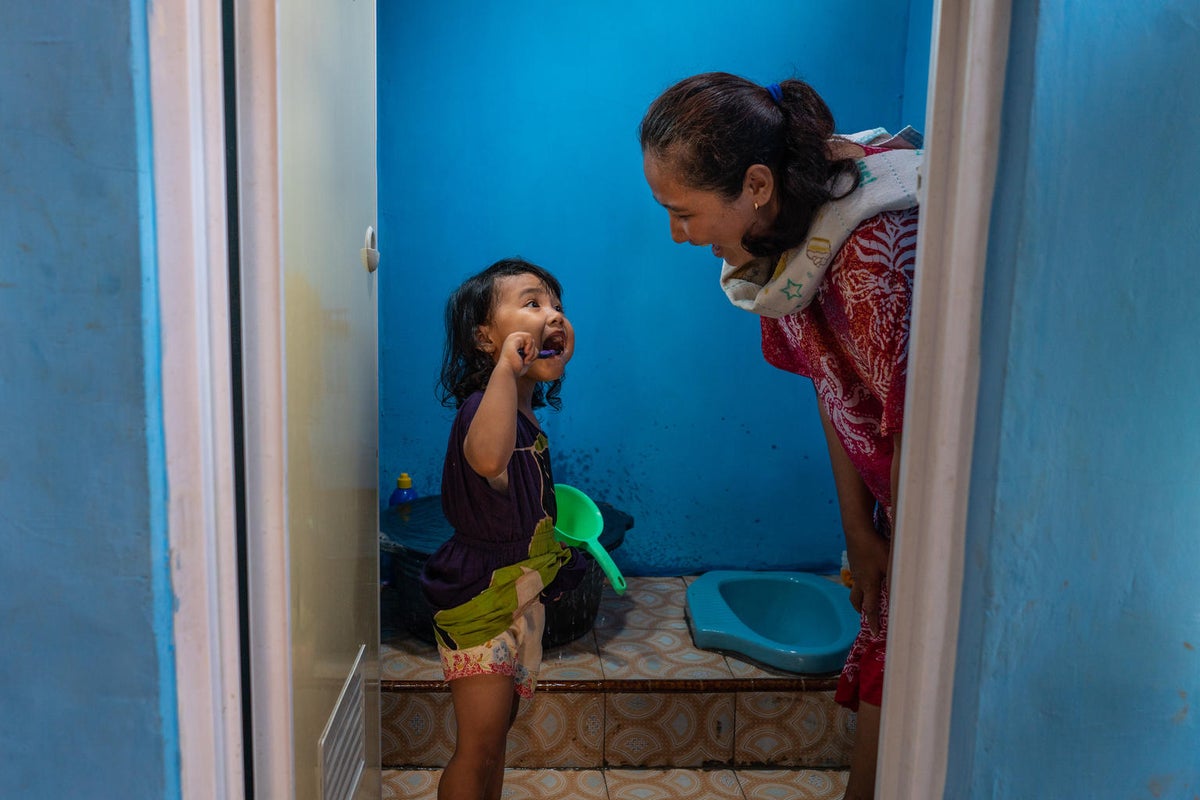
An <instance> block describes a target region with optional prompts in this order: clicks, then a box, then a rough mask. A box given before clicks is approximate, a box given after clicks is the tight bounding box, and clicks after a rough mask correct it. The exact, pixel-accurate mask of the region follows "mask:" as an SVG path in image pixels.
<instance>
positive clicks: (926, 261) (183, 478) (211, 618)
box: [148, 0, 1010, 800]
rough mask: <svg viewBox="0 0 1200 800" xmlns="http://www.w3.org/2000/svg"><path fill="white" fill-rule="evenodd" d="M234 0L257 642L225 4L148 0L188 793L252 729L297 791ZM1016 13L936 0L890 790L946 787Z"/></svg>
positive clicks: (252, 165) (243, 57)
mask: <svg viewBox="0 0 1200 800" xmlns="http://www.w3.org/2000/svg"><path fill="white" fill-rule="evenodd" d="M234 6H235V10H236V14H235V27H236V29H237V31H236V35H237V40H236V41H237V59H238V70H237V76H236V80H237V91H238V98H239V101H238V106H239V109H255V113H252V114H251V113H247V114H246V115H244V116H242V115H239V152H238V158H239V174H240V182H241V186H242V191H243V197H244V198H245V200H244V202H243V207H242V220H243V223H244V224H243V225H242V227H241V232H242V236H241V258H242V264H243V266H244V267H245V269H244V270H243V280H244V281H246V282H248V283H250V284H251V285H249V286H247V288H248V291H247V296H249V297H251V298H254V304H253V305H251V306H248V307H247V308H246V314H245V315H244V320H245V322H246V325H248V326H249V325H253V326H254V328H255V330H254V335H253V336H251V337H247V340H248V341H253V342H254V343H255V346H256V348H257V349H253V350H248V351H247V352H246V353H245V355H244V358H245V365H246V373H247V376H248V380H247V386H246V409H245V411H246V414H247V440H248V441H249V440H250V439H251V437H253V441H254V447H248V448H247V452H248V454H250V455H249V457H248V459H247V464H246V479H247V497H248V498H251V500H250V502H248V504H247V506H248V507H247V517H248V528H249V532H250V536H249V539H250V542H251V548H252V549H251V552H250V554H249V557H250V560H251V562H252V564H251V568H252V569H253V570H255V575H256V580H257V586H258V587H259V588H258V591H257V592H256V596H255V598H253V599H252V601H251V606H252V608H251V625H252V628H253V631H254V641H255V642H256V644H255V645H254V652H252V653H247V654H242V653H241V652H240V648H239V642H238V637H239V626H238V616H237V604H238V587H237V582H236V566H237V565H236V553H235V552H234V548H233V542H234V541H235V533H236V532H235V527H236V522H235V520H234V504H235V498H234V493H233V487H232V479H233V474H234V473H233V452H232V425H233V409H232V407H231V406H230V404H229V403H228V398H229V397H230V396H231V393H230V386H229V380H230V363H229V360H230V359H229V354H230V346H231V343H230V342H229V293H228V292H229V287H228V285H227V284H228V275H227V256H228V253H227V249H226V248H227V242H228V233H229V232H228V230H227V226H226V224H225V219H226V217H225V213H226V208H225V192H224V186H225V154H224V140H223V136H224V133H223V130H224V112H223V101H222V92H223V91H224V75H223V74H222V66H221V64H222V58H221V28H222V21H221V3H220V1H219V0H184V2H182V3H177V4H161V3H156V4H151V5H150V6H149V7H148V8H149V14H148V39H149V51H150V79H151V81H150V83H151V104H152V130H153V137H152V138H153V157H154V158H153V167H152V170H153V179H154V187H155V221H154V222H155V230H156V235H157V241H156V248H157V254H158V265H159V270H160V276H161V280H160V286H161V287H164V290H163V291H162V292H161V294H160V297H159V303H160V309H161V312H162V346H163V365H164V368H163V377H164V380H163V404H164V437H165V442H166V450H167V467H168V475H169V483H170V488H169V499H168V502H169V525H170V548H171V577H172V584H173V587H172V588H173V590H174V593H175V596H176V599H177V603H178V608H177V610H176V613H175V632H174V636H175V648H176V651H177V652H184V653H187V654H188V657H187V658H178V659H176V665H175V667H176V674H175V679H176V682H177V686H179V687H187V691H186V692H183V691H181V692H178V713H179V728H180V761H181V796H182V797H183V798H185V800H189V799H190V798H241V797H243V796H244V789H243V780H244V777H243V773H242V764H243V752H244V748H245V747H252V748H253V763H254V771H255V780H256V786H257V787H258V788H259V789H260V790H262V791H265V792H267V794H268V795H269V796H272V797H289V796H291V795H292V794H293V792H294V785H293V779H292V773H293V769H294V764H293V755H292V753H293V748H292V742H291V730H292V725H291V678H290V675H291V669H290V643H289V642H288V635H289V634H288V630H289V626H288V624H287V620H288V616H289V613H290V611H289V608H288V602H287V596H288V595H287V583H288V564H287V548H286V546H285V544H286V543H285V538H284V535H285V531H286V522H287V520H286V514H287V512H286V502H285V501H286V498H285V496H284V487H285V486H286V437H285V435H284V434H285V423H286V420H285V419H284V411H283V409H284V404H283V397H284V381H283V371H282V363H283V359H282V355H283V335H282V333H283V313H282V303H281V297H282V285H281V276H280V269H279V268H280V265H281V260H280V259H281V254H280V249H279V237H280V218H279V213H278V209H279V207H280V200H281V197H280V193H279V173H278V164H277V161H276V159H275V157H274V154H275V153H277V148H278V120H277V76H276V66H275V47H276V38H275V37H276V19H275V13H274V8H273V5H272V4H270V3H249V2H244V0H235V3H234ZM1009 15H1010V0H970V1H969V2H966V3H961V4H959V3H953V2H951V3H944V2H941V0H939V1H938V2H937V3H936V6H935V9H934V15H933V39H932V41H933V47H932V49H931V64H930V77H929V103H928V108H929V112H928V116H927V120H926V130H927V131H928V134H929V135H928V137H927V142H928V153H929V155H928V158H927V160H926V166H925V169H924V174H923V180H922V187H921V193H922V198H921V205H922V207H923V208H922V224H921V226H920V230H919V234H918V275H919V276H920V277H919V279H918V281H917V285H916V288H915V296H914V310H913V326H912V340H911V347H912V349H911V352H910V362H909V389H908V397H909V401H910V402H909V404H908V408H907V409H906V418H905V430H906V435H905V437H904V442H903V450H902V453H901V458H902V470H901V476H900V497H901V498H902V499H901V502H900V504H899V508H898V530H899V531H900V532H901V534H903V532H904V531H906V530H914V531H920V532H921V535H920V536H903V535H901V536H898V538H897V546H896V553H895V564H894V573H893V574H894V579H895V580H894V583H895V588H894V591H893V594H892V598H891V602H892V612H893V616H892V620H893V621H892V625H891V631H890V637H891V640H892V641H891V643H890V646H889V650H890V655H889V665H888V672H887V678H886V683H885V703H884V706H885V707H884V712H883V720H882V730H881V745H880V761H879V781H878V784H879V791H878V792H877V795H878V796H879V797H880V798H884V799H885V800H888V799H890V798H897V799H899V798H909V797H930V798H934V797H940V796H941V795H942V792H943V790H944V785H945V777H946V769H947V754H948V749H949V734H950V719H951V704H952V699H953V684H954V669H955V657H956V652H955V651H956V643H957V633H958V624H959V611H960V601H961V591H962V581H963V553H964V541H965V529H966V513H967V501H968V494H967V490H968V488H969V475H970V466H971V452H972V443H973V436H974V423H975V403H976V398H977V391H978V374H979V356H978V344H979V324H978V323H979V311H980V308H981V303H982V291H983V274H984V265H985V261H986V247H987V235H988V222H989V216H990V209H991V197H992V188H993V185H994V177H995V167H996V156H997V151H998V137H999V118H1000V109H1001V102H1002V99H1003V85H1004V68H1005V64H1006V60H1007V48H1008V30H1009ZM951 265H953V268H951ZM947 375H957V376H961V378H962V380H961V382H959V381H950V380H946V379H945V377H946V376H947ZM250 376H253V380H250ZM933 376H940V379H939V380H936V381H935V380H932V378H933ZM918 406H919V407H918ZM243 655H244V656H245V657H246V658H249V659H250V660H251V664H252V665H253V669H252V679H251V680H252V684H253V685H252V686H251V687H250V688H251V694H252V698H253V712H254V720H255V735H254V741H253V742H250V743H247V742H243V740H242V735H241V725H242V715H241V695H242V687H241V684H240V679H239V671H240V659H241V658H242V657H243ZM268 678H270V680H268ZM918 700H919V702H918Z"/></svg>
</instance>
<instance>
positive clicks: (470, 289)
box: [438, 258, 563, 409]
mask: <svg viewBox="0 0 1200 800" xmlns="http://www.w3.org/2000/svg"><path fill="white" fill-rule="evenodd" d="M515 275H533V276H535V277H537V279H538V280H540V281H541V282H542V283H544V284H546V288H547V289H549V290H550V292H551V293H552V294H553V295H554V296H555V297H557V298H559V300H561V299H562V285H561V284H559V282H558V279H556V278H555V277H554V276H553V275H551V274H550V273H549V272H547V271H546V270H544V269H542V268H541V267H539V266H537V265H536V264H530V263H529V262H528V261H525V260H523V259H520V258H506V259H502V260H500V261H497V262H496V263H495V264H492V265H491V266H490V267H488V268H487V269H485V270H484V271H483V272H480V273H479V274H477V275H472V276H471V277H470V278H467V279H466V280H465V281H463V283H462V285H461V286H459V287H458V288H457V289H455V290H454V292H453V293H452V294H451V295H450V299H449V300H447V301H446V344H445V347H444V348H443V350H442V374H441V376H440V377H439V378H438V399H440V400H441V401H442V405H444V406H451V407H454V408H458V407H459V406H461V405H462V404H463V401H465V400H466V399H467V398H468V397H470V396H471V395H472V394H474V393H475V392H478V391H482V390H483V389H485V388H486V387H487V382H488V378H490V377H491V375H492V369H493V368H494V367H495V366H496V365H495V362H493V361H492V357H491V356H490V355H489V354H487V353H485V352H483V351H482V350H480V349H479V341H478V339H476V337H475V331H476V329H477V328H478V327H479V326H480V325H486V324H487V323H488V321H489V320H491V318H492V309H493V307H494V305H495V302H496V281H497V280H498V279H500V278H506V277H510V276H515ZM562 382H563V379H562V378H559V379H558V380H555V381H550V382H549V383H545V384H542V383H539V384H538V385H537V387H536V388H535V389H534V391H533V407H534V408H541V407H542V406H545V405H549V406H551V407H552V408H555V409H557V408H560V407H561V406H562V400H560V399H559V397H558V393H559V390H561V389H562Z"/></svg>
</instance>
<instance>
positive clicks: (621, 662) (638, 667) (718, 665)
mask: <svg viewBox="0 0 1200 800" xmlns="http://www.w3.org/2000/svg"><path fill="white" fill-rule="evenodd" d="M596 641H597V642H598V644H599V646H600V666H601V667H602V668H603V670H604V678H605V680H610V681H611V680H705V679H711V680H720V679H730V678H732V677H733V673H731V672H730V671H729V665H728V664H727V663H726V662H725V658H724V656H722V655H720V654H719V653H710V652H708V651H706V650H697V649H696V648H695V647H694V646H693V645H692V637H691V634H689V633H688V632H687V631H672V630H658V631H656V630H640V629H636V628H634V629H630V630H622V631H613V632H606V633H600V632H597V634H596Z"/></svg>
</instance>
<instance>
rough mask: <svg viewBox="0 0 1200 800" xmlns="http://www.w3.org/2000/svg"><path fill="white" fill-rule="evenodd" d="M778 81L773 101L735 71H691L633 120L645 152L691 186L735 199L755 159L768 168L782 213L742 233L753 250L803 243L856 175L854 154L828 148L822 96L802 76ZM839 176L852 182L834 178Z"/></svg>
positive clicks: (762, 252) (828, 119)
mask: <svg viewBox="0 0 1200 800" xmlns="http://www.w3.org/2000/svg"><path fill="white" fill-rule="evenodd" d="M779 87H780V90H781V92H782V97H781V99H780V101H779V102H778V103H776V102H775V100H774V99H773V98H772V97H771V94H770V92H768V91H767V89H766V88H764V87H762V86H759V85H758V84H756V83H753V82H751V81H748V80H746V79H745V78H740V77H738V76H737V75H730V74H729V73H727V72H707V73H704V74H702V75H693V76H692V77H690V78H685V79H683V80H682V81H680V82H679V83H677V84H675V85H674V86H672V87H671V88H670V89H667V90H666V91H665V92H663V93H662V94H661V95H659V96H658V98H657V99H656V100H655V101H654V102H653V103H651V104H650V108H649V109H648V110H647V111H646V116H644V117H643V118H642V122H641V125H639V126H638V138H639V139H640V140H641V144H642V152H643V153H649V154H651V155H653V156H655V157H656V158H662V159H665V160H667V161H668V162H669V163H670V164H671V165H672V166H673V167H674V168H675V169H676V170H677V171H678V175H679V178H680V180H682V181H683V183H684V184H686V185H687V186H690V187H691V188H694V189H700V190H706V191H715V192H717V193H719V194H720V195H722V196H723V197H725V198H726V199H729V200H732V199H734V198H735V197H737V196H738V195H740V194H741V193H742V186H743V182H744V180H745V177H746V170H747V169H749V168H750V166H751V165H752V164H765V165H766V166H767V167H768V168H770V170H771V173H772V174H773V175H774V176H775V186H776V191H777V192H778V193H779V215H778V216H777V217H776V218H775V222H774V224H773V225H772V226H771V228H770V229H769V230H767V231H765V232H762V233H760V234H758V235H755V236H751V235H750V234H746V236H745V237H744V238H743V239H742V247H744V248H745V249H746V252H748V253H750V254H751V255H755V256H767V255H770V256H773V255H777V254H779V253H782V252H783V251H784V250H787V249H789V248H792V247H795V246H796V245H798V244H800V243H801V242H803V241H804V239H805V238H806V237H807V235H808V229H809V227H810V226H811V225H812V219H813V216H814V215H815V214H816V212H817V209H818V208H820V207H821V205H823V204H824V203H826V202H828V201H830V200H835V199H838V198H840V197H845V196H846V195H848V194H849V193H850V192H852V191H854V190H855V189H856V188H857V187H858V181H859V173H858V168H857V167H856V166H855V164H854V160H853V159H840V160H836V161H831V160H830V159H829V157H828V155H827V151H826V145H827V143H828V141H829V137H830V136H832V135H833V133H834V125H833V113H832V112H830V110H829V106H827V105H826V104H825V101H824V100H822V99H821V96H820V95H818V94H817V93H816V91H815V90H814V89H813V88H812V87H811V86H809V85H808V84H807V83H805V82H804V81H801V80H796V79H791V80H785V81H781V82H780V84H779ZM841 175H845V176H846V177H847V178H849V179H850V182H849V183H848V184H846V183H845V182H843V181H838V180H837V178H838V176H841ZM835 185H836V186H837V190H839V192H838V193H835V189H834V188H832V187H834V186H835ZM847 186H848V188H845V187H847Z"/></svg>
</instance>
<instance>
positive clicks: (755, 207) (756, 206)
mask: <svg viewBox="0 0 1200 800" xmlns="http://www.w3.org/2000/svg"><path fill="white" fill-rule="evenodd" d="M754 210H755V211H758V203H755V204H754Z"/></svg>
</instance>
